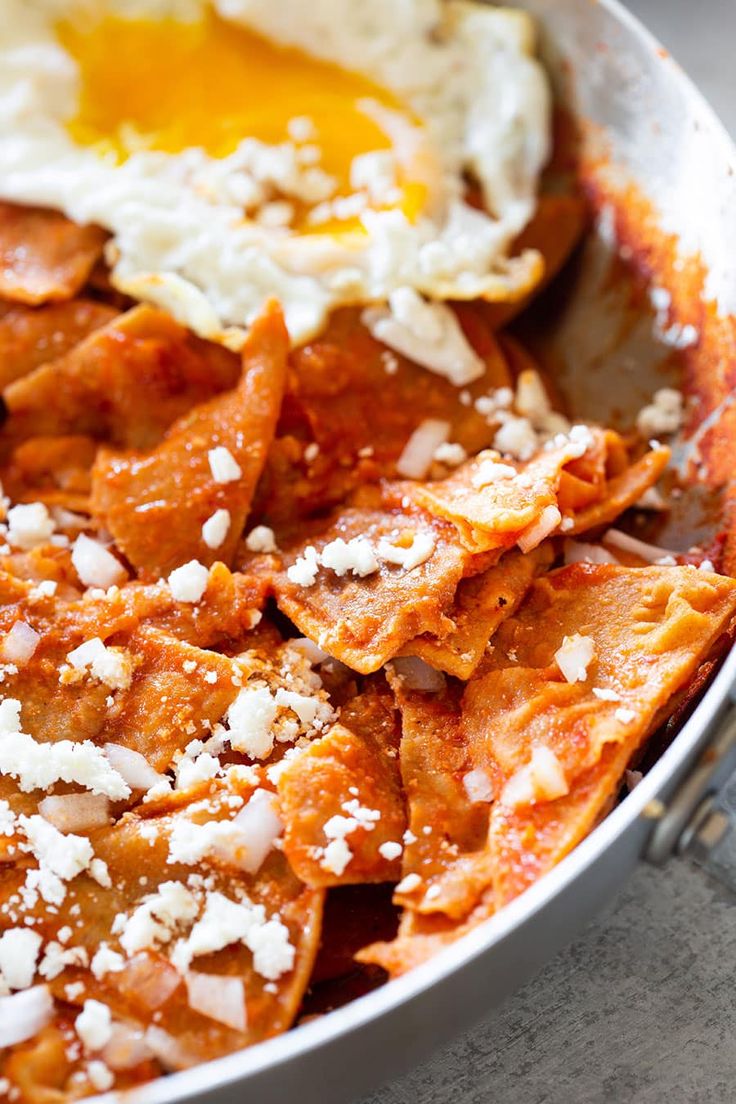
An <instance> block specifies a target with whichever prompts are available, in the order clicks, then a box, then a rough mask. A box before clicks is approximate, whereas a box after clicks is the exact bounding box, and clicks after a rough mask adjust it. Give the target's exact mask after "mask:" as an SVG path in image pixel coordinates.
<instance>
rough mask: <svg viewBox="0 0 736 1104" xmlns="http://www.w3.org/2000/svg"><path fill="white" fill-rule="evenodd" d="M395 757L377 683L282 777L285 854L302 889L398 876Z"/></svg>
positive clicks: (402, 820)
mask: <svg viewBox="0 0 736 1104" xmlns="http://www.w3.org/2000/svg"><path fill="white" fill-rule="evenodd" d="M398 753H399V726H398V717H397V715H396V707H395V703H394V698H393V694H392V693H391V692H390V690H389V689H388V687H387V686H386V685H385V683H383V682H375V683H374V684H373V685H372V686H370V687H369V688H368V689H366V690H365V691H364V692H363V693H362V694H360V695H358V696H357V697H356V698H353V699H352V700H351V701H350V702H349V703H348V705H347V706H346V707H345V708H344V709H343V711H342V713H341V718H340V722H339V723H338V724H336V725H333V727H332V728H330V730H329V731H328V732H326V733H325V734H324V736H320V737H318V738H317V739H316V740H313V741H312V742H311V743H310V745H309V746H308V747H306V748H305V749H304V750H303V751H302V752H301V753H298V754H296V755H295V757H294V758H293V759H291V760H289V762H288V763H287V765H286V766H285V768H284V769H283V771H281V772H280V774H279V779H278V784H277V787H278V794H279V799H280V810H281V816H282V818H283V820H284V823H285V826H286V827H285V831H284V854H285V855H286V857H287V859H288V860H289V862H290V863H291V868H292V870H293V871H294V873H295V874H296V875H297V876H298V877H299V878H301V879H302V881H303V882H306V884H307V885H311V886H336V885H351V884H356V883H362V882H390V881H397V880H398V879H399V877H400V869H401V864H400V862H399V855H400V854H401V840H402V838H403V834H404V830H405V828H406V814H405V811H404V798H403V793H402V789H401V779H400V777H399V758H398ZM397 844H398V847H397ZM384 852H385V853H384Z"/></svg>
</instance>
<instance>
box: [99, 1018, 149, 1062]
mask: <svg viewBox="0 0 736 1104" xmlns="http://www.w3.org/2000/svg"><path fill="white" fill-rule="evenodd" d="M152 1055H153V1051H152V1050H151V1048H150V1047H149V1046H148V1044H147V1043H146V1039H145V1036H144V1034H143V1032H142V1031H141V1030H140V1028H137V1027H131V1026H130V1024H125V1023H119V1022H118V1023H113V1025H112V1027H111V1034H110V1039H109V1041H108V1042H107V1043H106V1044H105V1046H104V1047H103V1049H102V1051H101V1052H100V1058H101V1059H102V1060H103V1062H104V1063H105V1065H107V1066H109V1067H110V1069H113V1070H127V1069H134V1067H135V1066H138V1065H140V1063H141V1062H145V1061H146V1059H147V1058H151V1057H152Z"/></svg>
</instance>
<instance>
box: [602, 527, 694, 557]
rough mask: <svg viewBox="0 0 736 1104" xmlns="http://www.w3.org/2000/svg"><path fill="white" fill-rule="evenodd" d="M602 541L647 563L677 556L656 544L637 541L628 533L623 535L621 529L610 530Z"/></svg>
mask: <svg viewBox="0 0 736 1104" xmlns="http://www.w3.org/2000/svg"><path fill="white" fill-rule="evenodd" d="M602 539H603V541H604V542H605V543H606V544H612V545H613V547H614V548H620V549H621V551H622V552H630V553H631V555H632V556H639V558H640V559H642V560H646V562H647V563H657V561H658V560H661V559H664V558H665V557H668V556H670V557H674V556H675V555H676V554H677V553H675V552H672V551H670V549H669V548H660V547H659V546H658V545H656V544H647V543H646V542H645V541H641V540H637V539H636V537H631V536H629V534H628V533H622V532H621V530H620V529H609V530H608V532H607V533H604V535H603V538H602Z"/></svg>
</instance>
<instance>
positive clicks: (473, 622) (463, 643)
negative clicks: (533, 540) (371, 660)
mask: <svg viewBox="0 0 736 1104" xmlns="http://www.w3.org/2000/svg"><path fill="white" fill-rule="evenodd" d="M553 559H554V552H553V549H552V545H551V543H550V542H549V541H545V542H544V543H543V544H541V545H539V546H538V547H537V548H535V549H533V550H532V551H531V552H529V553H527V554H526V555H524V554H523V553H522V552H520V551H519V550H518V549H512V550H511V551H510V552H507V553H506V554H505V555H504V556H502V558H501V559H500V560H499V562H498V563H497V564H495V565H494V566H493V567H490V568H489V569H488V570H487V571H484V572H483V573H481V574H479V575H474V576H472V577H471V578H468V579H463V580H462V581H461V582H460V585H459V586H458V588H457V594H456V595H455V602H454V605H453V607H452V609H451V610H450V611H449V612H448V617H449V618H450V620H451V621H452V622H453V623H454V625H455V628H454V629H451V630H450V632H448V633H447V634H446V635H445V636H443V637H433V636H429V635H424V636H418V637H416V639H415V640H410V641H409V643H408V644H405V645H404V647H403V648H402V650H401V653H400V654H401V655H406V656H412V655H413V656H418V657H419V659H422V660H424V662H425V663H429V665H430V666H431V667H435V668H437V669H438V670H440V671H445V672H446V673H447V674H448V675H454V676H455V677H456V678H460V679H469V678H470V676H471V675H472V674H473V672H474V671H475V669H476V668H477V666H478V664H479V663H480V662H481V660H482V658H483V654H484V652H485V650H486V648H487V647H488V644H489V642H490V641H491V640H492V639H493V635H494V633H495V632H496V630H497V629H498V627H499V625H501V624H502V622H503V621H505V620H506V618H507V617H511V616H512V615H513V614H514V613H515V612H516V610H517V609H518V607H519V605H520V604H521V602H522V600H523V598H524V595H525V594H526V592H527V591H528V589H529V587H530V586H531V584H532V581H533V579H534V577H535V575H538V574H539V573H540V572H542V571H544V570H545V569H546V568H547V567H549V566H550V564H551V563H552V560H553Z"/></svg>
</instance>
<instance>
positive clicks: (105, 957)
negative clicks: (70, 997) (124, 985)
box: [89, 942, 125, 981]
mask: <svg viewBox="0 0 736 1104" xmlns="http://www.w3.org/2000/svg"><path fill="white" fill-rule="evenodd" d="M124 966H125V959H124V958H123V956H122V955H121V954H118V952H117V951H113V950H112V949H111V948H110V947H109V946H108V945H107V943H104V942H103V943H100V945H99V947H98V948H97V951H96V952H95V956H94V958H93V959H92V961H91V962H90V966H89V968H90V970H91V971H92V973H93V974H94V976H95V977H96V978H97V980H98V981H99V980H100V979H101V978H103V977H104V976H105V975H106V974H116V973H119V971H120V970H122V969H123V967H124Z"/></svg>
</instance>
